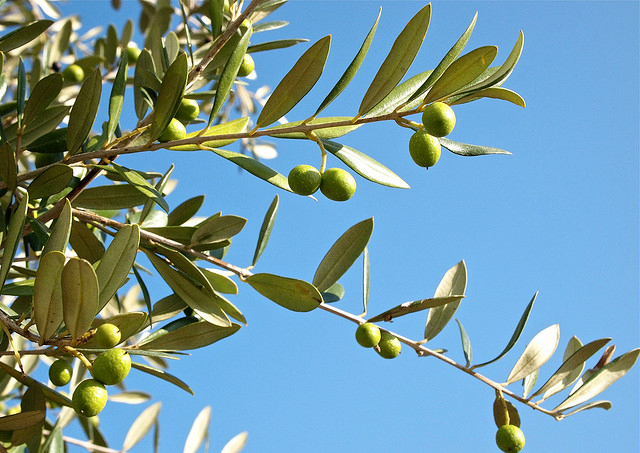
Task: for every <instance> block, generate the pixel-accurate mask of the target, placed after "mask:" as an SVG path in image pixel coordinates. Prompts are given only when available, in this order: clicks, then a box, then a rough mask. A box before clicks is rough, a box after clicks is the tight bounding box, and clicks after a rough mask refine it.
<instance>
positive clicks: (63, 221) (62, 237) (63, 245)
mask: <svg viewBox="0 0 640 453" xmlns="http://www.w3.org/2000/svg"><path fill="white" fill-rule="evenodd" d="M72 219H73V217H72V215H71V203H70V202H69V200H67V199H65V202H64V206H63V207H62V211H60V215H59V216H58V218H57V219H56V220H55V222H54V223H53V226H52V227H51V235H49V239H48V240H47V243H46V244H45V245H44V249H42V256H45V255H46V254H47V253H49V252H54V251H58V252H63V253H64V251H65V250H66V249H67V244H68V243H69V235H70V234H71V221H72Z"/></svg>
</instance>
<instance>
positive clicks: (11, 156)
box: [0, 142, 18, 190]
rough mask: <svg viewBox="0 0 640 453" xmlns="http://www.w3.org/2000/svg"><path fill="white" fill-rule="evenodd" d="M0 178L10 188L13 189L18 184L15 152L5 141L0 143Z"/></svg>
mask: <svg viewBox="0 0 640 453" xmlns="http://www.w3.org/2000/svg"><path fill="white" fill-rule="evenodd" d="M0 179H1V180H2V181H4V183H5V184H6V185H7V188H8V189H10V190H14V189H15V188H16V186H17V184H18V167H17V166H16V154H15V152H14V151H13V149H12V148H11V145H9V143H7V142H4V143H0Z"/></svg>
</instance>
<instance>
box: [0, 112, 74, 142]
mask: <svg viewBox="0 0 640 453" xmlns="http://www.w3.org/2000/svg"><path fill="white" fill-rule="evenodd" d="M68 114H69V107H68V106H66V105H54V106H52V107H49V108H48V109H46V110H45V111H44V112H42V113H40V114H38V115H37V116H36V117H35V118H34V119H33V120H32V121H31V122H30V123H29V124H27V125H26V126H25V129H24V134H22V139H21V141H20V146H21V147H22V148H27V149H28V148H29V145H30V144H31V142H33V141H34V140H36V139H38V138H40V137H42V136H44V135H45V134H47V133H48V132H51V131H52V130H54V129H55V128H56V127H57V126H58V125H59V124H60V122H62V120H64V118H65V117H66V116H67V115H68ZM67 131H68V128H67ZM5 132H6V135H7V138H8V141H9V143H10V144H11V146H15V145H16V144H17V124H16V123H12V124H10V125H9V126H7V127H6V129H5ZM65 148H66V146H65Z"/></svg>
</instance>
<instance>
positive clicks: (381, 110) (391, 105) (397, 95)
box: [364, 71, 433, 118]
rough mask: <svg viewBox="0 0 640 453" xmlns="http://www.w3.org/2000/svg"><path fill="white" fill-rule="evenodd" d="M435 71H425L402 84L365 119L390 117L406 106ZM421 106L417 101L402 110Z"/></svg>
mask: <svg viewBox="0 0 640 453" xmlns="http://www.w3.org/2000/svg"><path fill="white" fill-rule="evenodd" d="M432 72H433V71H425V72H421V73H419V74H416V75H414V76H413V77H411V78H409V79H407V80H406V81H404V82H402V83H401V84H400V85H398V86H397V87H395V88H394V89H393V90H391V92H390V93H389V94H388V95H386V96H385V97H384V99H382V100H381V101H380V102H379V103H378V105H376V106H375V107H373V109H371V110H370V111H369V112H368V113H367V114H366V115H364V118H372V117H376V116H382V115H388V114H389V113H392V112H393V111H394V110H396V109H397V108H398V107H400V106H401V105H403V104H405V103H406V102H407V101H408V100H409V98H410V97H411V95H412V94H413V93H415V92H416V90H417V89H418V88H419V87H420V86H421V85H422V84H423V83H424V82H425V81H426V80H427V78H428V77H429V75H430V74H431V73H432ZM418 104H420V100H419V99H418V100H415V101H413V102H411V103H408V104H406V105H404V107H403V108H402V109H400V110H406V109H410V108H415V107H417V106H418Z"/></svg>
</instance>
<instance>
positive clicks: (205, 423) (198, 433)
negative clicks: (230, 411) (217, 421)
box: [183, 406, 211, 453]
mask: <svg viewBox="0 0 640 453" xmlns="http://www.w3.org/2000/svg"><path fill="white" fill-rule="evenodd" d="M210 422H211V406H206V407H205V408H204V409H202V410H201V411H200V413H199V414H198V416H197V417H196V419H195V420H194V422H193V425H191V429H190V430H189V434H188V435H187V441H186V442H185V444H184V450H183V452H184V453H196V452H197V451H198V450H199V449H200V446H201V445H202V442H204V440H205V438H206V437H207V436H208V434H209V423H210Z"/></svg>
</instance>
